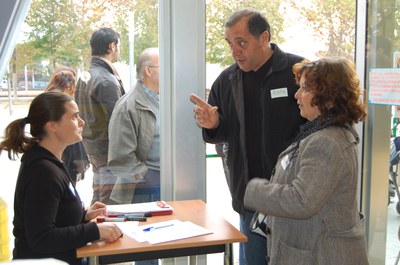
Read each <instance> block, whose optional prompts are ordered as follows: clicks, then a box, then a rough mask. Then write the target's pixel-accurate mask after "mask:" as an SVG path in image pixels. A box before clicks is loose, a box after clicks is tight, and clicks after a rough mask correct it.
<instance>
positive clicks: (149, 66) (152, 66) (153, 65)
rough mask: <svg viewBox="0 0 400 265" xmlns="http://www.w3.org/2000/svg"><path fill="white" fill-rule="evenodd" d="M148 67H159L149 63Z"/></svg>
mask: <svg viewBox="0 0 400 265" xmlns="http://www.w3.org/2000/svg"><path fill="white" fill-rule="evenodd" d="M148 67H158V65H148Z"/></svg>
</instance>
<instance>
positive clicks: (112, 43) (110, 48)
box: [108, 42, 117, 53]
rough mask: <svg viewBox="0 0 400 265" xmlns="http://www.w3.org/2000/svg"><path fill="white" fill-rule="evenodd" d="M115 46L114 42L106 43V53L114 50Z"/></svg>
mask: <svg viewBox="0 0 400 265" xmlns="http://www.w3.org/2000/svg"><path fill="white" fill-rule="evenodd" d="M116 48H117V47H116V46H115V43H114V42H111V43H110V44H108V53H110V52H113V51H115V49H116Z"/></svg>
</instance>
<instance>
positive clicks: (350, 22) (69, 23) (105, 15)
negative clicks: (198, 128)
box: [10, 0, 400, 79]
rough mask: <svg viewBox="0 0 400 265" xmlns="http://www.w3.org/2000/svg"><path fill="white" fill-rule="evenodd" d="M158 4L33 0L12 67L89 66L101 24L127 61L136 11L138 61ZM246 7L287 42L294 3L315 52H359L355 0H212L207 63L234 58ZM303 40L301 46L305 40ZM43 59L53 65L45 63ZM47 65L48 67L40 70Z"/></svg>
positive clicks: (151, 34) (151, 37) (153, 38)
mask: <svg viewBox="0 0 400 265" xmlns="http://www.w3.org/2000/svg"><path fill="white" fill-rule="evenodd" d="M396 1H397V2H399V1H400V0H396ZM158 7H159V6H158V0H113V1H108V0H32V3H31V7H30V10H29V14H28V16H27V19H26V21H25V23H26V25H27V26H28V28H29V30H28V31H27V33H26V41H25V42H24V43H20V44H18V45H17V47H16V48H15V51H14V56H13V59H12V60H11V62H10V63H11V67H10V69H13V72H14V73H15V74H16V73H21V72H22V71H23V69H24V68H25V66H26V67H27V68H29V69H33V68H37V69H36V71H35V72H36V73H37V74H42V75H46V74H49V73H51V72H52V71H53V70H54V69H55V68H56V67H57V66H59V65H68V66H71V67H74V68H76V69H79V70H84V69H87V68H88V66H89V63H90V45H89V39H90V36H91V34H92V32H93V31H94V30H96V29H98V28H100V27H102V26H109V27H112V28H114V29H115V30H116V31H117V32H119V33H120V34H121V59H120V61H121V62H123V63H128V62H129V38H128V36H129V28H130V27H129V25H128V24H129V19H128V18H129V15H130V14H131V13H133V14H134V59H135V60H136V58H137V56H138V54H139V53H140V52H141V51H142V50H143V49H144V48H146V47H154V46H158ZM243 8H250V9H255V10H259V11H261V12H262V13H263V14H264V15H266V17H267V19H268V20H269V22H270V24H271V41H272V42H274V43H278V44H279V43H282V42H285V41H286V39H285V34H284V33H285V32H287V31H288V30H290V28H291V25H290V24H289V25H288V21H289V19H290V15H289V14H290V13H289V12H288V8H290V10H291V12H293V11H295V12H297V14H298V15H299V16H301V18H302V21H305V24H304V27H307V28H308V29H309V30H312V31H313V32H314V35H315V37H316V38H318V40H319V41H320V42H323V43H324V45H323V47H324V48H322V49H320V50H318V51H315V54H316V56H332V55H341V56H346V57H349V58H353V56H354V41H355V1H353V0H326V1H319V0H303V1H300V0H283V1H282V0H270V1H268V3H266V2H265V1H264V0H240V1H231V2H226V1H223V0H207V1H206V12H207V14H206V27H207V30H206V40H205V41H206V49H207V51H206V56H207V58H206V61H207V63H209V64H219V65H220V66H221V67H226V66H227V65H230V64H231V63H233V58H232V56H231V54H230V50H229V47H228V45H227V43H226V41H225V40H224V30H225V28H224V22H225V20H226V19H227V17H228V16H229V15H230V14H232V13H233V12H234V11H236V10H239V9H243ZM396 12H399V11H396ZM397 22H398V18H397ZM398 27H399V23H397V24H396V29H397V30H398ZM300 35H301V33H300ZM397 39H398V37H397ZM289 41H291V40H289ZM397 42H399V41H398V40H397ZM298 43H299V44H298V45H301V43H302V42H301V40H300V41H299V42H298ZM44 61H47V62H48V65H46V66H44V65H43V64H42V62H44ZM44 67H45V68H47V69H41V68H44ZM37 78H39V76H38V77H36V79H37ZM40 78H45V77H40ZM47 78H48V77H47Z"/></svg>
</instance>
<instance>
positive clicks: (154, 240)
mask: <svg viewBox="0 0 400 265" xmlns="http://www.w3.org/2000/svg"><path fill="white" fill-rule="evenodd" d="M128 224H129V222H128ZM117 225H118V226H119V227H120V228H121V230H122V231H123V233H124V235H127V236H130V237H132V238H133V239H135V240H136V241H138V242H146V241H147V242H149V243H150V244H159V243H163V242H168V241H174V240H178V239H183V238H189V237H195V236H201V235H207V234H212V232H210V231H208V230H207V229H205V228H203V227H201V226H198V225H196V224H194V223H192V222H189V221H186V222H182V221H180V220H170V221H165V222H159V223H153V224H149V225H141V226H127V225H126V224H123V223H121V224H117ZM121 225H122V226H121Z"/></svg>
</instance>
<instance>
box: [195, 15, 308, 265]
mask: <svg viewBox="0 0 400 265" xmlns="http://www.w3.org/2000/svg"><path fill="white" fill-rule="evenodd" d="M225 39H226V41H227V42H228V44H229V46H230V48H231V53H232V56H233V57H234V59H235V61H236V62H235V63H234V64H233V65H231V66H230V67H229V68H227V69H226V70H224V71H223V72H222V73H221V74H220V75H219V77H218V78H217V79H216V80H215V82H214V84H213V86H212V87H211V92H210V95H209V98H208V104H207V103H206V102H204V101H203V100H201V99H200V98H199V97H197V96H196V95H191V100H192V101H193V102H194V103H195V104H196V105H195V107H194V111H195V119H196V122H197V124H198V125H199V126H201V127H203V138H204V140H205V141H206V142H209V143H221V142H225V143H227V146H229V147H228V150H227V163H228V168H229V176H228V183H229V189H230V192H231V195H232V206H233V209H234V210H235V211H237V212H238V213H239V215H240V228H241V231H242V232H243V233H244V234H245V235H246V236H247V237H248V242H247V243H243V244H241V245H240V253H239V264H240V265H258V264H266V263H267V262H268V258H267V257H266V239H265V238H264V237H262V236H260V235H258V234H254V233H251V231H250V229H249V225H250V221H251V218H252V216H253V214H254V213H253V212H251V211H248V210H246V209H245V208H244V205H243V196H244V192H245V189H246V185H247V183H248V182H249V180H250V179H252V178H254V177H265V178H267V179H269V178H270V176H271V174H272V172H273V167H274V166H275V163H276V160H277V157H278V155H279V153H280V152H282V151H283V150H284V149H285V148H286V147H287V146H288V145H289V143H290V141H291V140H292V139H293V138H294V136H295V135H296V134H297V131H298V127H299V125H301V124H302V123H304V122H305V120H304V119H303V118H301V116H300V112H299V109H298V106H297V103H296V100H295V98H294V94H295V92H296V91H297V89H298V86H297V85H296V82H295V78H294V75H293V72H292V66H293V64H295V63H297V62H299V61H301V60H302V59H303V58H302V57H300V56H297V55H293V54H288V53H284V52H283V51H282V50H280V49H279V47H278V46H277V45H276V44H273V43H270V40H271V33H270V26H269V24H268V22H267V20H266V18H265V17H264V16H262V15H261V14H260V13H259V12H257V11H252V10H241V11H238V12H235V13H234V14H233V15H231V16H230V18H229V19H228V21H227V22H226V23H225Z"/></svg>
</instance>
